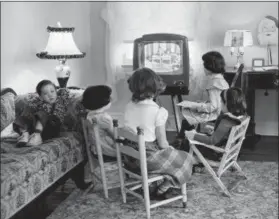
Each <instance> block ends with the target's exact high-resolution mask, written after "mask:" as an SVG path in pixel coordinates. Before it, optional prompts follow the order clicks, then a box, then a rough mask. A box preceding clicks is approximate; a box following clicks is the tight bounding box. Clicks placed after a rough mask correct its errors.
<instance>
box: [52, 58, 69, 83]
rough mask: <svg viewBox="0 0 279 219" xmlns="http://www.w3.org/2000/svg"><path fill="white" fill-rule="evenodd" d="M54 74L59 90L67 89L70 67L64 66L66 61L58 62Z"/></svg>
mask: <svg viewBox="0 0 279 219" xmlns="http://www.w3.org/2000/svg"><path fill="white" fill-rule="evenodd" d="M55 72H56V77H57V80H58V83H59V86H60V88H65V87H67V83H68V80H69V78H70V75H71V71H70V67H69V66H68V65H66V59H62V60H59V65H58V66H56V67H55Z"/></svg>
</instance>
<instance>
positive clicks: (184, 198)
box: [181, 183, 187, 208]
mask: <svg viewBox="0 0 279 219" xmlns="http://www.w3.org/2000/svg"><path fill="white" fill-rule="evenodd" d="M186 186H187V185H186V183H184V184H183V185H182V186H181V193H182V204H183V208H186V207H187V187H186Z"/></svg>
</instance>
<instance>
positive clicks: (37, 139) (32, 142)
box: [26, 132, 43, 146]
mask: <svg viewBox="0 0 279 219" xmlns="http://www.w3.org/2000/svg"><path fill="white" fill-rule="evenodd" d="M42 143H43V140H42V136H41V134H40V133H36V132H35V133H33V134H32V135H31V136H30V138H29V141H28V142H27V144H26V145H27V146H37V145H40V144H42Z"/></svg>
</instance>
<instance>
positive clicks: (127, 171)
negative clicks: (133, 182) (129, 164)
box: [123, 168, 141, 180]
mask: <svg viewBox="0 0 279 219" xmlns="http://www.w3.org/2000/svg"><path fill="white" fill-rule="evenodd" d="M123 172H125V173H127V174H129V175H131V176H133V177H135V178H136V179H139V180H141V176H140V175H138V174H135V173H133V172H131V171H129V170H127V169H125V168H123Z"/></svg>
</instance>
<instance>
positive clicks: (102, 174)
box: [100, 165, 108, 198]
mask: <svg viewBox="0 0 279 219" xmlns="http://www.w3.org/2000/svg"><path fill="white" fill-rule="evenodd" d="M100 169H101V177H102V184H103V190H104V195H105V198H108V186H107V178H106V173H105V169H104V167H102V166H101V165H100Z"/></svg>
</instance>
